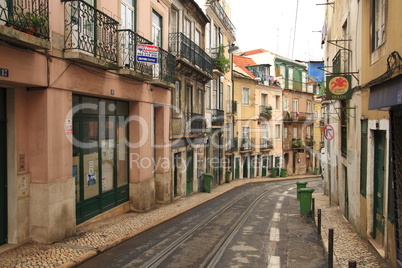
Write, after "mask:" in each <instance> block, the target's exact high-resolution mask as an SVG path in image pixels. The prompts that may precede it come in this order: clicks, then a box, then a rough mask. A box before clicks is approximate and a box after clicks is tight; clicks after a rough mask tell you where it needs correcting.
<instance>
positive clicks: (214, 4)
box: [208, 1, 236, 35]
mask: <svg viewBox="0 0 402 268" xmlns="http://www.w3.org/2000/svg"><path fill="white" fill-rule="evenodd" d="M208 4H210V5H211V7H212V8H213V10H214V11H215V13H216V15H218V17H219V19H220V20H221V22H222V23H223V25H225V27H226V29H228V30H229V31H230V33H231V34H232V35H235V30H236V28H235V27H234V25H233V23H232V22H231V21H230V19H229V17H228V15H226V12H225V10H224V9H223V8H222V6H221V5H220V4H218V3H217V2H216V1H210V2H209V3H208Z"/></svg>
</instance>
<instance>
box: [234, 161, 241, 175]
mask: <svg viewBox="0 0 402 268" xmlns="http://www.w3.org/2000/svg"><path fill="white" fill-rule="evenodd" d="M238 178H240V158H239V157H236V166H235V179H238Z"/></svg>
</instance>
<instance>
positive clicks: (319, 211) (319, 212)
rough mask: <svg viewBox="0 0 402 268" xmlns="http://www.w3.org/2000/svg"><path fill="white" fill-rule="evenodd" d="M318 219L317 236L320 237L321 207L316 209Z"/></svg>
mask: <svg viewBox="0 0 402 268" xmlns="http://www.w3.org/2000/svg"><path fill="white" fill-rule="evenodd" d="M317 216H318V219H317V225H318V226H317V227H318V236H319V237H321V209H318V215H317Z"/></svg>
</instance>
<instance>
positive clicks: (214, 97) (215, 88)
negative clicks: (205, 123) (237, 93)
mask: <svg viewBox="0 0 402 268" xmlns="http://www.w3.org/2000/svg"><path fill="white" fill-rule="evenodd" d="M212 83H213V85H212V86H213V92H212V107H211V109H216V101H217V99H218V80H217V79H214V80H212Z"/></svg>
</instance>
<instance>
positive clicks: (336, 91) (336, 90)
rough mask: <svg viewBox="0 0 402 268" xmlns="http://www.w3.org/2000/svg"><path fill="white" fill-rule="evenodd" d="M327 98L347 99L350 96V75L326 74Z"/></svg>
mask: <svg viewBox="0 0 402 268" xmlns="http://www.w3.org/2000/svg"><path fill="white" fill-rule="evenodd" d="M326 80H327V92H326V93H327V97H326V99H327V100H347V99H350V98H351V97H352V93H353V91H352V82H351V81H352V79H351V76H350V75H337V76H327V78H326Z"/></svg>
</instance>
